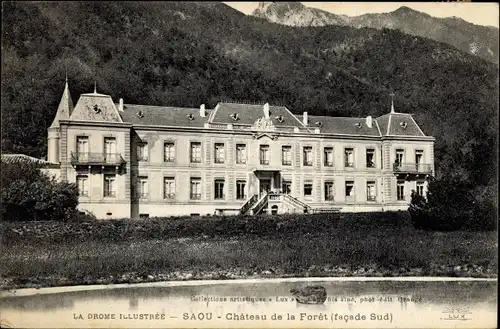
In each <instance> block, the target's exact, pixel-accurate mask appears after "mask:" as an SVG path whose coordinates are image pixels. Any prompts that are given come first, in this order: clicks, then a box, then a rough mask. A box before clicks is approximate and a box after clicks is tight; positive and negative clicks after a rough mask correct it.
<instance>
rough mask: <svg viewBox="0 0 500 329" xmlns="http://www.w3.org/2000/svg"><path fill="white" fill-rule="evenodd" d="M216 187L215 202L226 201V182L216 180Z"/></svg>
mask: <svg viewBox="0 0 500 329" xmlns="http://www.w3.org/2000/svg"><path fill="white" fill-rule="evenodd" d="M214 186H215V191H214V198H215V200H224V199H225V195H224V180H223V179H216V180H215V185H214Z"/></svg>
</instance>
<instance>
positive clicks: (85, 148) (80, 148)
mask: <svg viewBox="0 0 500 329" xmlns="http://www.w3.org/2000/svg"><path fill="white" fill-rule="evenodd" d="M76 152H77V153H78V158H79V159H80V160H82V158H83V157H85V156H88V153H89V138H88V136H78V137H77V138H76Z"/></svg>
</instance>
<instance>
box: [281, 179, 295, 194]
mask: <svg viewBox="0 0 500 329" xmlns="http://www.w3.org/2000/svg"><path fill="white" fill-rule="evenodd" d="M281 187H282V190H283V194H290V193H292V182H290V181H286V180H285V181H283V183H282V184H281Z"/></svg>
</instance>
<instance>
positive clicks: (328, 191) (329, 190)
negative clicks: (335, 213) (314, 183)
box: [325, 182, 335, 201]
mask: <svg viewBox="0 0 500 329" xmlns="http://www.w3.org/2000/svg"><path fill="white" fill-rule="evenodd" d="M334 195H335V193H334V189H333V182H325V201H333V199H334Z"/></svg>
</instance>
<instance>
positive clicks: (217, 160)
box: [215, 143, 225, 163]
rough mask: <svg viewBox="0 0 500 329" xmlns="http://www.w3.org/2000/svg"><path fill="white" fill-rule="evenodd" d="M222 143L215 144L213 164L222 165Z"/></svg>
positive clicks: (223, 153) (223, 154)
mask: <svg viewBox="0 0 500 329" xmlns="http://www.w3.org/2000/svg"><path fill="white" fill-rule="evenodd" d="M224 156H225V152H224V143H215V163H224Z"/></svg>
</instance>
